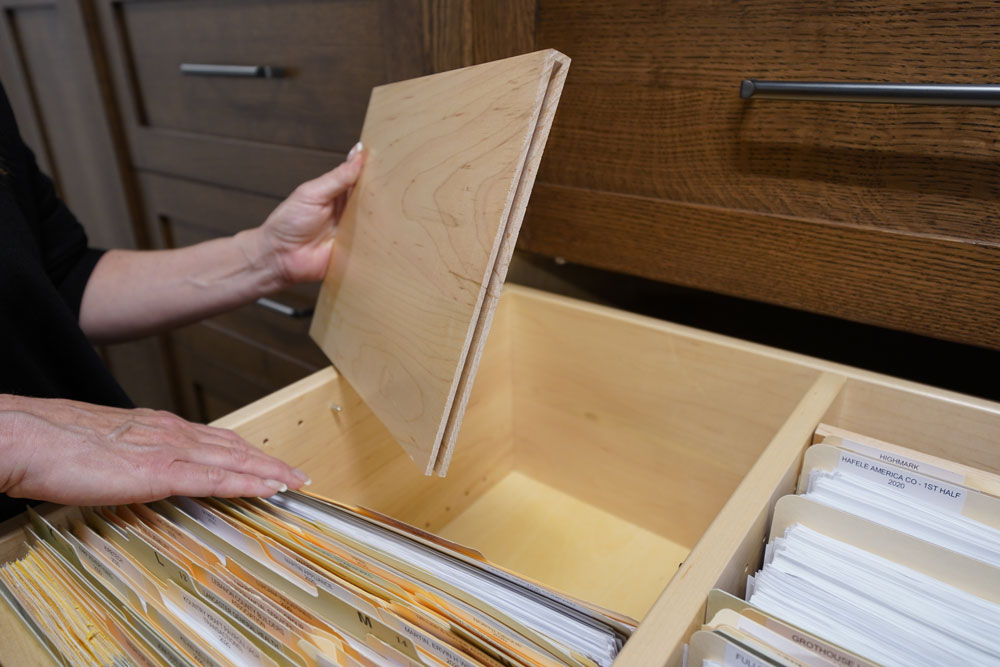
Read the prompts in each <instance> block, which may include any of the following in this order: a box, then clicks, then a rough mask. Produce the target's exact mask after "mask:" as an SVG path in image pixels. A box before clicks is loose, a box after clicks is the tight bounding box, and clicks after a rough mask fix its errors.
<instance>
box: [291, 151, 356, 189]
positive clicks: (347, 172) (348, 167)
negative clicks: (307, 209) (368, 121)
mask: <svg viewBox="0 0 1000 667" xmlns="http://www.w3.org/2000/svg"><path fill="white" fill-rule="evenodd" d="M363 155H364V150H363V148H362V147H361V143H360V142H359V143H358V144H357V145H356V146H355V147H354V148H352V149H351V153H350V154H349V155H348V157H347V160H346V161H345V162H343V163H341V164H340V165H339V166H338V167H336V168H335V169H331V170H330V171H328V172H326V173H325V174H323V175H322V176H318V177H316V178H314V179H313V180H311V181H306V182H305V183H303V184H302V185H300V186H299V187H298V188H297V190H296V191H297V192H298V193H299V194H300V195H302V196H303V197H305V198H306V199H307V200H309V201H313V202H329V201H331V200H332V199H333V198H334V197H336V196H337V195H340V194H342V193H344V192H347V190H348V188H350V187H351V186H352V185H354V182H355V181H357V180H358V174H360V173H361V164H362V162H363V159H362V158H363Z"/></svg>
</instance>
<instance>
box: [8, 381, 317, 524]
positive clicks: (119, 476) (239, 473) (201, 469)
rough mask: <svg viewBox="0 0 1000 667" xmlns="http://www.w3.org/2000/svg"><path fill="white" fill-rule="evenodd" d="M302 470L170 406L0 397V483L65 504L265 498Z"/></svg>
mask: <svg viewBox="0 0 1000 667" xmlns="http://www.w3.org/2000/svg"><path fill="white" fill-rule="evenodd" d="M307 482H308V477H306V475H305V473H303V472H302V471H300V470H297V469H294V468H292V467H290V466H289V465H287V464H285V463H283V462H281V461H279V460H278V459H276V458H273V457H271V456H268V455H267V454H264V453H263V452H261V451H260V450H258V449H256V448H255V447H253V446H252V445H250V444H249V443H247V442H246V441H245V440H243V439H242V438H241V437H239V436H238V435H236V434H235V433H233V432H232V431H227V430H224V429H219V428H213V427H211V426H202V425H200V424H193V423H191V422H188V421H185V420H184V419H181V418H180V417H178V416H176V415H173V414H170V413H169V412H157V411H154V410H146V409H141V408H140V409H135V410H123V409H121V408H108V407H103V406H99V405H91V404H88V403H80V402H77V401H68V400H59V399H38V398H25V397H21V396H10V395H0V491H3V492H4V493H6V494H7V495H9V496H13V497H18V498H33V499H36V500H48V501H52V502H57V503H64V504H73V505H117V504H125V503H133V502H150V501H153V500H157V499H159V498H165V497H167V496H171V495H183V496H224V497H237V496H260V497H266V496H270V495H272V494H274V493H276V492H277V491H281V490H283V489H284V488H285V487H286V486H287V487H288V488H293V489H297V488H300V487H301V486H302V485H303V484H305V483H307Z"/></svg>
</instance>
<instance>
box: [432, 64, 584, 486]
mask: <svg viewBox="0 0 1000 667" xmlns="http://www.w3.org/2000/svg"><path fill="white" fill-rule="evenodd" d="M568 65H569V63H568V62H566V63H564V62H562V61H561V60H556V61H555V62H554V63H553V66H552V76H551V78H550V80H549V84H548V87H547V88H546V90H545V94H544V96H543V98H542V108H541V111H540V112H539V114H538V121H537V123H536V125H535V132H534V134H533V135H532V136H531V142H530V143H529V145H528V155H527V156H526V158H525V161H524V169H523V170H522V171H521V176H520V178H519V179H518V181H517V188H516V190H515V191H514V200H513V201H512V202H511V207H510V212H509V213H508V215H507V223H506V226H505V228H504V230H503V232H502V234H501V236H500V244H499V246H498V247H497V256H496V260H495V261H494V263H493V272H492V274H491V275H490V278H489V282H488V283H487V284H486V294H485V296H484V297H483V305H482V313H483V314H482V316H480V318H479V321H478V322H477V323H476V328H475V329H474V330H473V332H472V340H471V342H470V343H469V354H470V357H469V358H468V359H467V361H466V363H465V366H464V368H463V369H462V373H461V375H460V377H459V380H458V387H457V389H456V392H455V407H454V408H453V409H452V411H451V414H450V415H449V416H448V423H447V424H446V425H445V430H444V434H443V436H442V441H441V448H440V449H439V450H438V456H437V460H436V461H435V462H434V472H435V473H437V474H438V475H441V476H442V477H443V476H444V475H445V473H446V472H447V471H448V464H449V462H450V461H451V456H452V453H453V451H454V445H455V438H457V437H458V429H459V426H460V425H461V423H462V415H463V414H464V413H465V406H466V403H468V401H469V395H470V393H471V391H472V381H473V379H474V378H475V375H476V367H477V366H478V365H479V357H480V355H481V354H482V352H483V346H484V343H485V341H486V336H487V335H488V334H489V331H490V326H491V324H492V321H493V312H494V310H496V305H497V302H498V300H499V299H500V293H501V290H502V289H503V284H504V281H505V280H506V278H507V267H508V266H509V265H510V262H511V259H512V258H513V255H514V246H515V245H516V243H517V235H518V232H519V231H520V229H521V221H522V220H523V218H524V211H525V208H527V206H528V199H529V198H530V197H531V190H532V187H533V186H534V184H535V176H536V175H537V173H538V164H539V162H540V161H541V159H542V152H543V151H544V150H545V142H546V141H547V140H548V137H549V128H551V126H552V119H553V117H554V116H555V113H556V108H557V107H558V105H559V96H560V95H561V94H562V89H563V85H564V84H565V83H566V73H567V69H568Z"/></svg>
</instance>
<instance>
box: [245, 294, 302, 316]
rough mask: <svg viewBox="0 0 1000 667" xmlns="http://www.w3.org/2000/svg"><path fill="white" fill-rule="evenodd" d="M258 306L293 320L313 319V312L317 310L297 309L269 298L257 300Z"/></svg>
mask: <svg viewBox="0 0 1000 667" xmlns="http://www.w3.org/2000/svg"><path fill="white" fill-rule="evenodd" d="M257 305H258V306H261V307H262V308H267V309H268V310H270V311H272V312H275V313H278V314H279V315H284V316H285V317H291V318H293V319H300V318H303V317H311V316H312V314H313V311H314V310H315V308H296V307H294V306H289V305H288V304H287V303H281V302H280V301H275V300H274V299H268V298H267V297H261V298H260V299H257Z"/></svg>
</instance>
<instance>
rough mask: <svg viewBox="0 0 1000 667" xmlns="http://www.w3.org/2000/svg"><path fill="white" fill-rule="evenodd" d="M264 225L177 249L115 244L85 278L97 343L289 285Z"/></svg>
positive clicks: (91, 332)
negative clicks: (266, 238) (265, 238)
mask: <svg viewBox="0 0 1000 667" xmlns="http://www.w3.org/2000/svg"><path fill="white" fill-rule="evenodd" d="M259 237H260V230H259V229H252V230H247V231H244V232H240V233H239V234H237V235H236V236H232V237H229V238H224V239H215V240H212V241H206V242H204V243H200V244H198V245H194V246H190V247H187V248H180V249H176V250H155V251H133V250H111V251H109V252H107V253H105V255H104V256H103V257H102V258H101V260H100V261H99V262H98V263H97V266H96V267H95V268H94V272H93V273H92V274H91V277H90V280H89V281H88V282H87V288H86V290H85V291H84V294H83V301H82V303H81V306H80V326H81V328H82V329H83V331H84V332H85V333H86V334H87V336H88V337H89V338H90V339H91V340H92V341H94V342H95V343H114V342H120V341H124V340H131V339H135V338H140V337H142V336H147V335H151V334H155V333H158V332H160V331H164V330H166V329H169V328H172V327H176V326H180V325H184V324H188V323H191V322H194V321H197V320H199V319H202V318H204V317H209V316H211V315H215V314H217V313H220V312H223V311H226V310H229V309H231V308H235V307H237V306H240V305H243V304H245V303H249V302H251V301H253V300H255V299H257V298H259V297H261V296H263V295H264V294H268V293H271V292H274V291H276V290H278V289H281V288H282V287H284V286H285V277H284V276H283V275H282V272H281V268H280V264H279V262H277V261H276V258H275V257H274V253H273V251H269V250H268V249H267V248H266V247H265V245H264V244H263V243H261V240H260V238H259Z"/></svg>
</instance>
